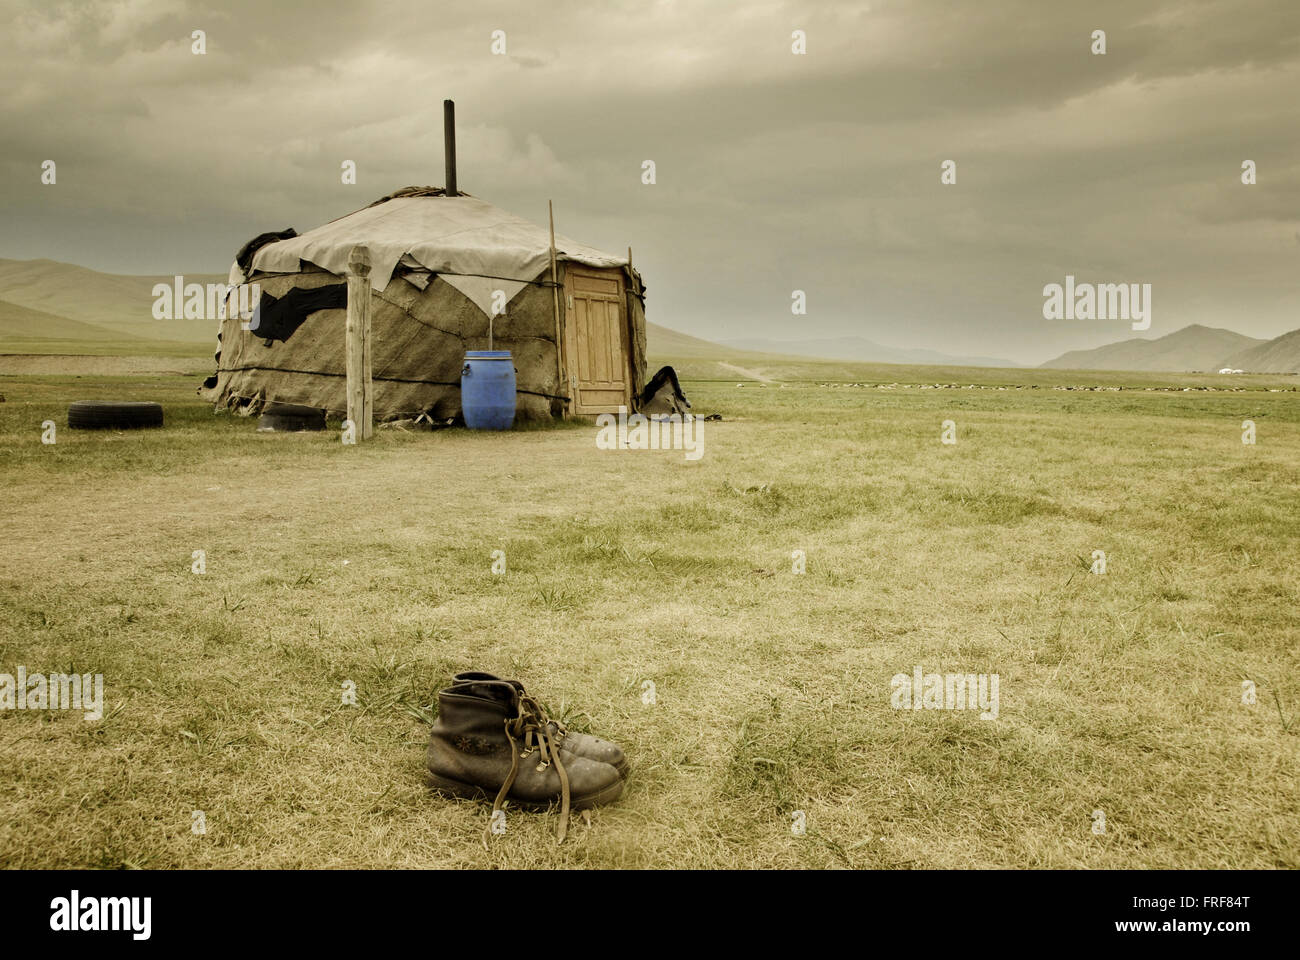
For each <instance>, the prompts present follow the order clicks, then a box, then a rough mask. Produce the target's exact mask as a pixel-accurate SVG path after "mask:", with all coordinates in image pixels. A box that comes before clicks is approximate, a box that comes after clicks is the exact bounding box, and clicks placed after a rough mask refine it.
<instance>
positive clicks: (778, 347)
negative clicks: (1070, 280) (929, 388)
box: [721, 337, 1020, 367]
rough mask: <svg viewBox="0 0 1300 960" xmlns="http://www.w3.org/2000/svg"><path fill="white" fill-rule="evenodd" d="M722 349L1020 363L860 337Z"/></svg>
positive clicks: (949, 363)
mask: <svg viewBox="0 0 1300 960" xmlns="http://www.w3.org/2000/svg"><path fill="white" fill-rule="evenodd" d="M721 343H722V344H723V346H726V347H731V348H734V349H737V350H751V351H755V352H758V353H766V354H780V355H782V356H797V357H817V358H820V359H824V360H839V361H856V362H862V363H908V364H923V365H928V366H944V367H1018V366H1020V364H1018V363H1013V362H1012V361H1010V360H1002V359H999V358H997V357H961V356H953V355H950V354H946V353H939V352H938V351H937V350H913V349H904V348H900V347H886V346H883V345H882V344H879V343H875V342H874V341H871V340H867V339H866V338H864V337H834V338H824V339H817V340H764V339H761V338H757V337H748V338H745V339H742V340H723V341H721Z"/></svg>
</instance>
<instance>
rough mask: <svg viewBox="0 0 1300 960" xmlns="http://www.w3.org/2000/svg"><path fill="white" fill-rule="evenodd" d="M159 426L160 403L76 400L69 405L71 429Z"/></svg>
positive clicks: (161, 410)
mask: <svg viewBox="0 0 1300 960" xmlns="http://www.w3.org/2000/svg"><path fill="white" fill-rule="evenodd" d="M162 425H163V408H162V404H160V403H148V402H144V401H130V400H119V401H111V402H110V401H102V400H79V401H77V402H76V403H73V404H70V405H69V406H68V426H69V427H71V428H72V429H74V430H138V429H140V428H141V427H161V426H162Z"/></svg>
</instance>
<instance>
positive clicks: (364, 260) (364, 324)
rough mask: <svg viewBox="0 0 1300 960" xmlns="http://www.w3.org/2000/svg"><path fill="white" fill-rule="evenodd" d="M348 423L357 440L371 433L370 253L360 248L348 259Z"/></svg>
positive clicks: (372, 426) (362, 246)
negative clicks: (350, 423)
mask: <svg viewBox="0 0 1300 960" xmlns="http://www.w3.org/2000/svg"><path fill="white" fill-rule="evenodd" d="M347 338H348V340H347V358H348V419H349V420H351V421H352V426H353V428H354V429H355V430H356V437H357V439H358V440H369V439H370V438H371V436H373V434H374V431H375V422H374V421H375V402H374V385H373V383H372V382H371V369H370V250H369V248H368V247H366V246H364V245H363V244H358V245H356V246H355V247H353V248H352V252H351V253H350V254H349V255H348V325H347Z"/></svg>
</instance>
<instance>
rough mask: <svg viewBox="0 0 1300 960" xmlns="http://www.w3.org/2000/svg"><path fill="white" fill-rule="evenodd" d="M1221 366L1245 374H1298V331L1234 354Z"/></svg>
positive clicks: (1299, 339)
mask: <svg viewBox="0 0 1300 960" xmlns="http://www.w3.org/2000/svg"><path fill="white" fill-rule="evenodd" d="M1223 365H1224V366H1225V367H1232V368H1234V369H1238V370H1245V371H1246V372H1247V373H1300V330H1292V331H1291V332H1290V333H1284V334H1282V336H1280V337H1276V338H1275V339H1273V340H1268V341H1265V342H1264V343H1261V344H1260V345H1259V346H1257V347H1251V348H1250V349H1248V350H1243V351H1241V352H1240V353H1234V354H1233V355H1232V356H1230V357H1228V358H1227V359H1226V360H1224V362H1223Z"/></svg>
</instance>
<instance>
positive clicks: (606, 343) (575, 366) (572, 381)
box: [564, 264, 631, 416]
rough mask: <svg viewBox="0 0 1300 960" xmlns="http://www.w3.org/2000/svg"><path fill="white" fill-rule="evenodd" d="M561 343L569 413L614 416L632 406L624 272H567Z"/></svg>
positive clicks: (593, 270) (576, 270) (588, 270)
mask: <svg viewBox="0 0 1300 960" xmlns="http://www.w3.org/2000/svg"><path fill="white" fill-rule="evenodd" d="M564 290H565V305H566V306H567V308H568V309H567V310H566V312H565V318H566V323H565V339H566V341H567V347H568V368H569V371H568V372H569V391H570V395H571V396H572V397H573V412H574V413H575V414H578V415H579V416H582V415H591V414H597V413H617V412H618V408H619V407H620V406H630V404H631V394H630V392H629V391H630V389H631V377H630V375H629V372H630V369H631V368H630V360H629V351H628V342H627V322H626V319H625V312H626V309H627V308H626V304H625V303H624V296H623V271H621V270H613V269H611V270H598V269H594V268H590V267H587V268H581V269H580V268H576V267H574V266H573V265H572V264H570V265H569V267H568V269H567V270H566V271H565V277H564Z"/></svg>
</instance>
